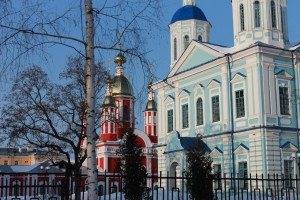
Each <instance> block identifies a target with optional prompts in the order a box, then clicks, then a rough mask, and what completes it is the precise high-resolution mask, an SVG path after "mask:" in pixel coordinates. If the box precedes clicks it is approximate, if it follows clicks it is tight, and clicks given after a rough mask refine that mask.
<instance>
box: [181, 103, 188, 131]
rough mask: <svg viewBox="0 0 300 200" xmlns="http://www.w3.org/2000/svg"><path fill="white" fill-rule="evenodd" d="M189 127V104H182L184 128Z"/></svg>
mask: <svg viewBox="0 0 300 200" xmlns="http://www.w3.org/2000/svg"><path fill="white" fill-rule="evenodd" d="M188 127H189V106H188V105H187V104H184V105H182V128H188Z"/></svg>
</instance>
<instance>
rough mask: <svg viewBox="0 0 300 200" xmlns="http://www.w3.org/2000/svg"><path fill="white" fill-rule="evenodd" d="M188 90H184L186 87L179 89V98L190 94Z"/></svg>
mask: <svg viewBox="0 0 300 200" xmlns="http://www.w3.org/2000/svg"><path fill="white" fill-rule="evenodd" d="M190 94H191V93H190V92H189V91H188V90H186V89H183V90H181V92H180V93H179V95H178V96H179V97H180V98H181V97H186V96H190Z"/></svg>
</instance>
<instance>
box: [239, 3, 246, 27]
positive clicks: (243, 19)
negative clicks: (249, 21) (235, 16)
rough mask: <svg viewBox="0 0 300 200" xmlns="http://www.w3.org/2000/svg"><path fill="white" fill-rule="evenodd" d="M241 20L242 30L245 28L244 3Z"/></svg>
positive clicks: (241, 8)
mask: <svg viewBox="0 0 300 200" xmlns="http://www.w3.org/2000/svg"><path fill="white" fill-rule="evenodd" d="M240 20H241V31H244V30H245V10H244V5H243V4H241V5H240Z"/></svg>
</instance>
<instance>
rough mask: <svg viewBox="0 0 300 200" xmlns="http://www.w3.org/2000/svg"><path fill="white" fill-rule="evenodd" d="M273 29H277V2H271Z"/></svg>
mask: <svg viewBox="0 0 300 200" xmlns="http://www.w3.org/2000/svg"><path fill="white" fill-rule="evenodd" d="M271 16H272V28H277V23H276V7H275V2H274V1H271Z"/></svg>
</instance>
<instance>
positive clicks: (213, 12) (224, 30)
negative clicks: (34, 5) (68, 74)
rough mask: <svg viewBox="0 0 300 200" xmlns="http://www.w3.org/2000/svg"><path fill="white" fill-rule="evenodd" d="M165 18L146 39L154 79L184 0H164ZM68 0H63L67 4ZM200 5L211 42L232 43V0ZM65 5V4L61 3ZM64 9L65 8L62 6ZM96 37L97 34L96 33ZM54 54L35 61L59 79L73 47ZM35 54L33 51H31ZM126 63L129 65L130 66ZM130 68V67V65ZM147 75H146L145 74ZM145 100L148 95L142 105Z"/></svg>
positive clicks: (292, 27)
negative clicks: (209, 25) (49, 57)
mask: <svg viewBox="0 0 300 200" xmlns="http://www.w3.org/2000/svg"><path fill="white" fill-rule="evenodd" d="M161 1H162V9H161V12H162V13H161V14H162V18H161V21H160V24H158V25H159V27H160V29H157V30H153V34H152V35H149V38H148V39H147V43H148V44H149V45H148V49H149V54H148V56H149V57H150V58H151V59H152V60H153V68H154V69H153V71H154V77H155V79H154V81H158V80H161V79H163V78H165V77H166V76H167V74H168V72H169V64H170V50H169V49H170V42H169V40H170V39H169V28H168V25H169V23H170V21H171V19H172V16H173V14H174V13H175V12H176V10H177V9H179V8H180V7H181V6H182V0H161ZM67 2H68V1H67V0H66V1H65V2H63V3H65V4H67ZM197 6H198V7H200V8H201V9H202V11H203V12H204V14H205V15H206V17H207V19H208V20H209V22H210V23H211V25H212V30H211V37H210V39H211V40H210V42H211V43H215V44H219V45H224V46H232V45H233V27H232V9H231V0H197ZM62 7H63V4H62ZM60 9H63V8H60ZM299 10H300V0H288V22H289V24H288V26H289V37H290V41H291V42H296V41H300V25H299V20H300V17H299ZM96 37H97V35H96ZM49 51H50V54H51V55H52V58H51V59H49V62H48V63H36V64H39V65H42V66H43V67H44V69H45V70H46V71H47V72H48V74H49V76H50V78H52V79H54V80H58V74H59V72H61V71H62V70H63V69H64V66H65V63H66V58H67V56H68V55H71V54H72V53H71V51H70V50H68V49H65V48H61V47H58V46H57V47H52V48H51V49H50V50H49ZM115 55H116V52H111V53H109V54H108V58H104V59H105V60H103V62H104V63H105V65H106V66H107V61H108V60H109V59H113V58H114V56H115ZM32 57H33V58H34V55H32ZM125 67H127V68H129V69H130V66H128V64H127V66H126V64H125ZM127 70H128V69H127ZM112 71H113V72H114V65H112ZM139 73H143V72H142V70H141V71H138V72H136V73H132V74H130V73H129V72H126V69H125V75H127V76H128V75H129V76H130V80H131V81H132V83H133V87H134V89H135V90H136V93H137V92H138V91H139V90H141V89H142V88H141V87H142V86H144V85H143V84H140V83H141V82H143V81H144V80H141V78H140V77H143V76H141V75H140V74H139ZM143 78H144V77H143ZM7 83H9V81H6V82H3V81H2V82H0V88H1V89H2V94H3V91H8V89H7V88H8V87H7V85H9V84H7ZM145 103H146V98H145V100H144V103H143V105H142V108H144V105H145ZM136 111H137V113H136V114H137V115H136V117H137V122H138V124H137V127H138V128H141V129H142V124H143V115H142V112H141V110H139V108H138V109H136Z"/></svg>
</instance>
